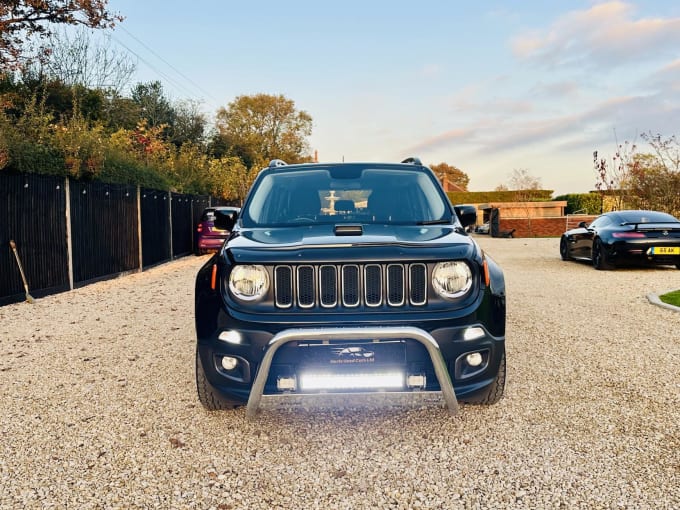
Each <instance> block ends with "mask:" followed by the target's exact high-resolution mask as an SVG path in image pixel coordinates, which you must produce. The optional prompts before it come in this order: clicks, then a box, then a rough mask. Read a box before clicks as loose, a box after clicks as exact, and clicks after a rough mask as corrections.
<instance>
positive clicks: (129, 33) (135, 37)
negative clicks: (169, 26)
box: [118, 25, 219, 102]
mask: <svg viewBox="0 0 680 510" xmlns="http://www.w3.org/2000/svg"><path fill="white" fill-rule="evenodd" d="M118 28H120V29H121V30H122V31H123V32H125V33H126V34H128V35H129V36H130V37H132V38H133V39H134V40H135V41H137V42H138V43H139V44H141V45H142V46H144V48H146V49H147V50H149V51H150V52H151V54H152V55H154V56H156V57H157V58H158V59H159V60H160V61H161V62H163V63H164V64H166V65H167V66H168V67H169V68H170V69H172V70H173V71H175V72H176V73H177V74H178V75H180V76H181V77H182V78H184V79H185V80H186V81H188V82H189V83H191V84H192V85H193V86H194V87H196V88H197V89H198V90H200V91H201V92H203V94H205V95H206V96H208V97H209V98H210V99H212V100H213V101H218V100H217V99H216V98H215V97H213V96H212V94H210V92H208V91H207V90H205V89H204V88H203V87H201V86H200V85H199V84H198V83H196V82H195V81H193V80H192V79H191V78H189V77H188V76H187V75H186V74H184V73H183V72H182V71H180V70H179V69H177V68H176V67H175V66H173V65H172V64H171V63H170V62H168V61H167V60H165V59H164V58H163V57H162V56H161V55H159V54H158V53H156V52H155V51H154V50H153V49H152V48H150V47H149V46H148V45H147V44H145V43H144V41H142V40H141V39H139V37H137V36H135V35H134V34H133V33H131V32H130V31H129V30H128V29H126V28H125V27H124V26H122V25H119V27H118ZM218 102H219V101H218Z"/></svg>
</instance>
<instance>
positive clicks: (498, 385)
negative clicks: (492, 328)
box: [479, 352, 505, 406]
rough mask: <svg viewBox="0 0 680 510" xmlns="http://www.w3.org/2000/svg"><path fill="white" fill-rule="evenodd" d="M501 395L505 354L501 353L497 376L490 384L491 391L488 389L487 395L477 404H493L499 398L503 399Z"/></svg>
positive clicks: (503, 391)
mask: <svg viewBox="0 0 680 510" xmlns="http://www.w3.org/2000/svg"><path fill="white" fill-rule="evenodd" d="M503 393H505V352H503V357H502V358H501V364H500V366H499V367H498V375H497V376H496V379H495V380H494V382H493V383H492V384H491V389H489V393H488V395H487V396H486V397H485V398H484V400H481V401H480V402H479V403H480V404H482V405H487V406H490V405H492V404H495V403H496V402H498V401H499V400H500V399H501V398H503Z"/></svg>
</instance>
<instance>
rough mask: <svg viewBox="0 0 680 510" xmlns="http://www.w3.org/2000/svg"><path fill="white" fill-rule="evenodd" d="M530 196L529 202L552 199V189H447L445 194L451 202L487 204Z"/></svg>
mask: <svg viewBox="0 0 680 510" xmlns="http://www.w3.org/2000/svg"><path fill="white" fill-rule="evenodd" d="M519 194H521V195H522V196H531V200H530V201H531V202H548V201H549V200H552V198H551V197H552V194H553V191H552V190H547V189H540V190H529V191H514V190H513V191H510V190H508V191H449V192H448V193H447V195H448V196H449V200H451V203H452V204H487V203H490V202H519V200H517V196H518V195H519Z"/></svg>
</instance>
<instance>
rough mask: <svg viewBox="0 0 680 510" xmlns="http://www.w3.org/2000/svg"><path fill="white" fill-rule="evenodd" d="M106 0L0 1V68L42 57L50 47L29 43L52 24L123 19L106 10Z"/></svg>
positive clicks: (105, 23)
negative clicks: (33, 52) (32, 45)
mask: <svg viewBox="0 0 680 510" xmlns="http://www.w3.org/2000/svg"><path fill="white" fill-rule="evenodd" d="M107 3H108V0H11V1H3V2H0V71H8V70H16V69H19V68H21V67H23V66H24V65H25V64H26V63H28V62H30V61H31V58H32V57H33V56H36V57H37V58H38V60H44V59H45V58H46V57H47V56H49V54H50V52H51V48H50V47H49V46H48V45H45V44H38V45H37V47H36V48H35V54H34V55H32V54H31V53H32V47H31V45H30V43H31V42H32V41H34V40H35V39H36V38H37V39H41V40H43V41H44V40H45V39H46V38H47V37H49V35H50V34H51V33H52V29H53V27H54V25H57V24H62V25H82V26H86V27H89V28H97V29H106V28H113V26H114V25H115V24H116V23H117V22H120V21H122V20H123V18H122V17H121V16H120V15H118V14H114V13H112V12H110V11H108V10H107V8H106V7H107Z"/></svg>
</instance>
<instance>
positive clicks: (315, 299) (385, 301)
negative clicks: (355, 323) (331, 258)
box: [274, 263, 427, 308]
mask: <svg viewBox="0 0 680 510" xmlns="http://www.w3.org/2000/svg"><path fill="white" fill-rule="evenodd" d="M274 292H275V301H276V306H277V307H278V308H290V307H291V306H297V307H299V308H313V307H315V306H320V307H322V308H334V307H337V306H342V307H345V308H354V307H358V306H360V305H362V304H363V305H364V306H367V307H371V308H377V307H380V306H388V307H400V306H404V305H406V304H407V302H408V303H409V304H411V305H413V306H423V305H425V304H426V303H427V266H426V265H425V264H421V263H416V264H342V265H330V264H324V265H318V266H316V265H299V266H275V267H274Z"/></svg>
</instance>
